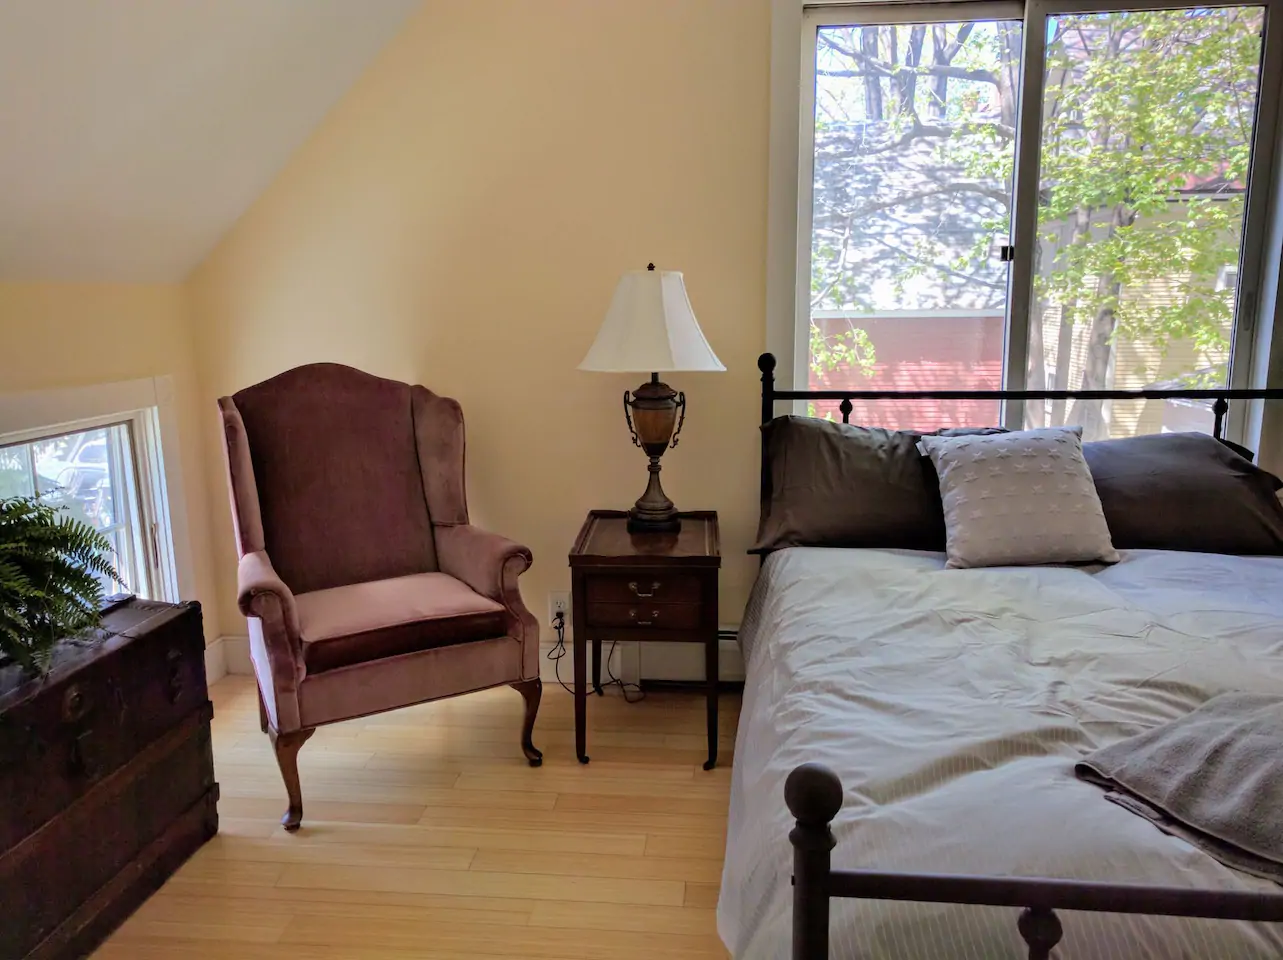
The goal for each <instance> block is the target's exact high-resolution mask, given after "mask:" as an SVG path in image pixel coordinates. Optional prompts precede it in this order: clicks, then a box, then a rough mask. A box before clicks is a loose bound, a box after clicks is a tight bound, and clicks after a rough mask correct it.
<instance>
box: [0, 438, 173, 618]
mask: <svg viewBox="0 0 1283 960" xmlns="http://www.w3.org/2000/svg"><path fill="white" fill-rule="evenodd" d="M136 429H137V421H136V420H126V421H124V422H119V423H108V424H102V425H97V426H90V427H87V428H85V429H77V430H71V431H65V430H64V431H59V432H56V433H51V434H45V435H39V436H35V437H30V438H28V439H24V440H20V441H14V440H12V439H10V440H4V439H0V498H3V497H17V496H39V497H40V498H41V499H43V500H45V501H46V502H48V503H50V504H52V505H53V506H56V507H60V508H62V509H63V510H65V511H66V512H67V513H68V514H69V515H71V516H73V517H75V518H77V519H79V520H83V521H84V522H85V523H87V524H89V525H90V526H92V527H94V528H96V529H97V530H99V531H100V532H101V533H102V534H103V535H104V536H105V537H106V538H107V540H108V541H109V542H110V543H111V547H112V555H111V560H112V563H113V565H114V566H115V568H116V570H117V572H118V573H119V574H120V576H121V580H120V582H107V581H104V583H103V591H104V593H105V594H112V593H118V592H129V593H133V594H137V595H138V596H142V597H152V598H159V599H164V598H165V596H166V590H165V589H164V580H165V576H164V571H163V570H162V569H161V566H162V561H161V556H160V548H159V542H158V539H157V524H156V522H155V520H154V519H153V518H152V510H151V504H150V502H149V498H148V496H147V490H146V486H147V485H146V484H145V483H143V482H140V470H144V469H145V466H141V467H140V460H139V457H138V446H139V445H138V441H137V438H136V437H135V430H136Z"/></svg>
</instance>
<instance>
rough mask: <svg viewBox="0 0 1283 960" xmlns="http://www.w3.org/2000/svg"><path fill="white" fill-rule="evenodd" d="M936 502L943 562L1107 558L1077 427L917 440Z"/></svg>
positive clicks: (1113, 556)
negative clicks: (940, 508)
mask: <svg viewBox="0 0 1283 960" xmlns="http://www.w3.org/2000/svg"><path fill="white" fill-rule="evenodd" d="M919 446H920V447H921V448H922V451H923V452H924V453H925V454H927V456H929V457H930V458H931V461H932V462H933V463H934V464H935V468H936V473H938V474H939V476H940V496H941V499H942V500H943V503H944V523H945V541H946V546H945V550H946V552H947V553H948V556H949V560H948V563H947V564H946V565H947V566H950V567H995V566H1020V565H1028V564H1039V563H1082V562H1088V561H1093V560H1094V561H1104V562H1105V563H1114V562H1116V561H1117V560H1118V551H1116V550H1115V549H1114V545H1113V542H1112V541H1111V540H1110V536H1109V525H1108V524H1107V523H1106V522H1105V514H1104V512H1103V511H1102V510H1101V506H1100V497H1099V496H1098V495H1097V493H1096V487H1095V485H1094V484H1093V483H1092V476H1091V471H1090V470H1089V469H1088V468H1087V461H1086V460H1084V459H1083V446H1082V428H1080V427H1053V428H1049V429H1041V430H1019V431H1016V432H1014V433H1005V434H1001V435H998V436H987V437H923V438H922V440H921V441H920V442H919Z"/></svg>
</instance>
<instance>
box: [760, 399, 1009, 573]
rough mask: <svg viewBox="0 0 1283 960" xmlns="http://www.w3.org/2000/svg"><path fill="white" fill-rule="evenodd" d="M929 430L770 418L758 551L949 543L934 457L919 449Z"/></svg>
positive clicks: (764, 432) (766, 430)
mask: <svg viewBox="0 0 1283 960" xmlns="http://www.w3.org/2000/svg"><path fill="white" fill-rule="evenodd" d="M943 432H944V433H947V434H979V433H1001V432H1003V431H1002V429H1001V428H999V427H981V428H971V427H962V428H955V429H952V430H948V431H943ZM922 437H923V434H921V433H917V432H914V431H907V430H886V429H882V428H880V427H859V426H854V425H851V424H845V423H834V422H833V421H831V420H820V419H818V418H815V417H794V416H785V417H776V418H775V419H774V420H772V421H770V422H769V423H766V424H763V425H762V451H763V456H764V457H765V465H764V468H763V469H764V470H765V471H766V474H767V483H768V487H769V490H768V494H767V497H766V499H765V500H764V501H763V503H762V515H761V521H760V523H759V525H758V529H757V540H756V542H755V544H754V546H753V552H755V553H764V552H767V551H770V550H777V549H780V548H782V547H799V546H809V547H904V548H906V549H911V550H943V549H944V515H943V510H942V508H941V505H940V484H939V481H938V480H937V478H936V473H935V468H934V467H932V465H931V461H930V460H928V459H927V458H926V457H924V456H922V454H921V453H920V452H919V451H918V448H917V443H918V441H919V440H920V439H921V438H922Z"/></svg>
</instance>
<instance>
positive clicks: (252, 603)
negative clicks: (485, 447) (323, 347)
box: [218, 363, 542, 831]
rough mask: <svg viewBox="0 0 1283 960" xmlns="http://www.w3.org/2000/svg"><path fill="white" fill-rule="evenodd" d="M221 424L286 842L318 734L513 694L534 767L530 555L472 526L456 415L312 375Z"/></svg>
mask: <svg viewBox="0 0 1283 960" xmlns="http://www.w3.org/2000/svg"><path fill="white" fill-rule="evenodd" d="M218 406H219V410H220V412H221V414H222V421H223V435H224V438H225V441H226V443H225V452H226V455H227V458H226V459H227V478H228V487H229V494H230V497H231V503H232V520H233V524H234V528H235V535H236V546H237V550H238V551H239V554H240V563H239V568H238V578H237V600H238V603H239V604H240V609H241V612H242V613H244V614H245V616H246V617H247V618H248V622H249V635H250V657H251V659H252V660H253V665H254V675H255V677H256V678H257V680H258V691H259V696H260V706H261V714H262V720H263V726H264V729H265V731H266V732H267V734H268V735H269V736H270V737H271V740H272V745H273V747H274V749H275V752H276V760H277V763H278V765H279V766H280V768H281V777H282V779H283V780H284V781H285V790H286V793H287V794H288V796H289V809H288V810H287V811H286V813H285V816H284V817H282V818H281V822H282V824H284V826H285V829H286V830H291V831H292V830H297V829H298V827H299V824H300V823H301V822H302V819H303V801H302V793H301V789H300V786H299V775H298V752H299V748H300V747H302V746H303V744H304V742H305V741H306V740H307V739H308V737H310V736H311V735H312V733H313V732H314V731H315V730H316V728H317V727H318V726H321V725H322V724H326V723H334V722H336V721H339V720H348V719H351V718H354V717H362V716H366V715H368V714H372V713H380V712H382V711H385V710H395V709H397V708H398V707H404V706H408V705H410V704H415V703H422V702H424V701H427V700H436V699H440V698H442V697H452V696H455V695H457V694H461V693H469V692H471V691H474V690H483V689H486V688H487V687H495V686H499V685H500V684H508V685H510V686H512V687H514V688H516V689H517V690H518V691H519V692H520V693H521V695H522V697H523V698H524V699H525V723H524V726H523V728H522V732H521V746H522V749H523V751H524V752H525V755H526V757H527V759H528V760H529V761H530V765H531V766H538V765H539V764H540V763H541V762H542V755H541V754H540V752H539V751H538V750H536V749H535V746H534V744H533V743H532V741H531V734H532V731H533V729H534V724H535V716H536V714H537V713H538V710H539V698H540V695H541V693H542V685H541V684H540V681H539V625H538V623H537V622H536V620H535V618H534V617H533V616H531V614H530V612H529V611H528V610H527V609H526V607H525V605H524V604H523V603H522V601H521V591H520V590H519V588H518V586H517V578H518V576H520V575H521V574H522V573H523V572H524V571H525V570H526V569H527V568H528V567H529V566H530V563H531V554H530V551H529V550H528V549H526V548H525V547H523V546H521V545H519V544H516V543H513V542H512V541H511V540H506V539H504V538H503V537H499V536H496V535H494V534H492V533H486V532H485V531H483V530H479V529H478V528H476V527H474V526H472V525H471V524H470V523H469V522H468V505H467V502H466V500H465V497H464V467H463V460H464V431H463V412H462V411H461V410H460V408H459V404H458V403H456V402H455V401H454V400H451V399H449V398H447V397H439V396H437V395H436V394H434V393H432V392H431V391H429V390H427V389H425V388H424V387H421V386H409V385H408V384H404V383H397V382H395V381H393V380H384V379H382V378H381V377H375V376H371V375H370V374H367V373H362V372H361V371H360V370H355V369H353V368H351V367H345V366H342V365H340V364H335V363H314V364H308V365H307V366H302V367H297V368H295V369H293V370H289V371H286V372H285V373H282V374H280V375H279V376H276V377H273V378H272V379H270V380H266V381H264V382H263V383H260V384H257V385H255V386H252V387H247V388H246V389H244V390H241V391H240V392H239V393H236V394H234V395H233V396H230V397H223V398H221V399H220V400H219V401H218Z"/></svg>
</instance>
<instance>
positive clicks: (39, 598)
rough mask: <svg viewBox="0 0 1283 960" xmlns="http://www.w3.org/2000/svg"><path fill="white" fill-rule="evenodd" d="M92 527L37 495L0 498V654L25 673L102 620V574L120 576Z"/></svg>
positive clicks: (108, 547)
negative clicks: (61, 643)
mask: <svg viewBox="0 0 1283 960" xmlns="http://www.w3.org/2000/svg"><path fill="white" fill-rule="evenodd" d="M110 553H111V544H110V543H109V542H108V541H107V538H106V537H104V536H103V535H102V534H101V533H99V532H98V531H97V530H94V529H93V528H92V527H90V526H89V525H87V524H85V523H82V522H81V521H79V520H76V519H74V518H72V517H70V516H68V515H66V514H65V513H64V512H63V511H62V510H60V509H56V508H54V507H51V506H49V505H48V504H46V503H43V502H41V501H40V500H38V499H36V498H34V497H17V498H11V499H4V500H0V654H3V655H4V656H6V657H8V658H10V659H12V660H14V661H15V662H17V663H18V664H19V665H20V666H22V667H23V669H25V670H27V671H30V672H42V671H43V670H45V669H47V667H48V664H49V658H50V656H51V655H52V653H53V648H54V645H55V644H56V643H57V642H58V641H59V640H61V639H63V638H64V637H71V636H75V635H76V634H79V633H83V632H84V631H86V630H88V629H90V628H91V627H94V626H96V625H97V624H98V621H99V606H100V605H101V603H102V586H101V584H100V582H99V577H102V578H105V579H109V580H119V579H120V575H119V574H118V573H117V572H116V571H115V569H114V568H113V567H112V565H111V562H110V561H109V560H108V556H109V555H110Z"/></svg>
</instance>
